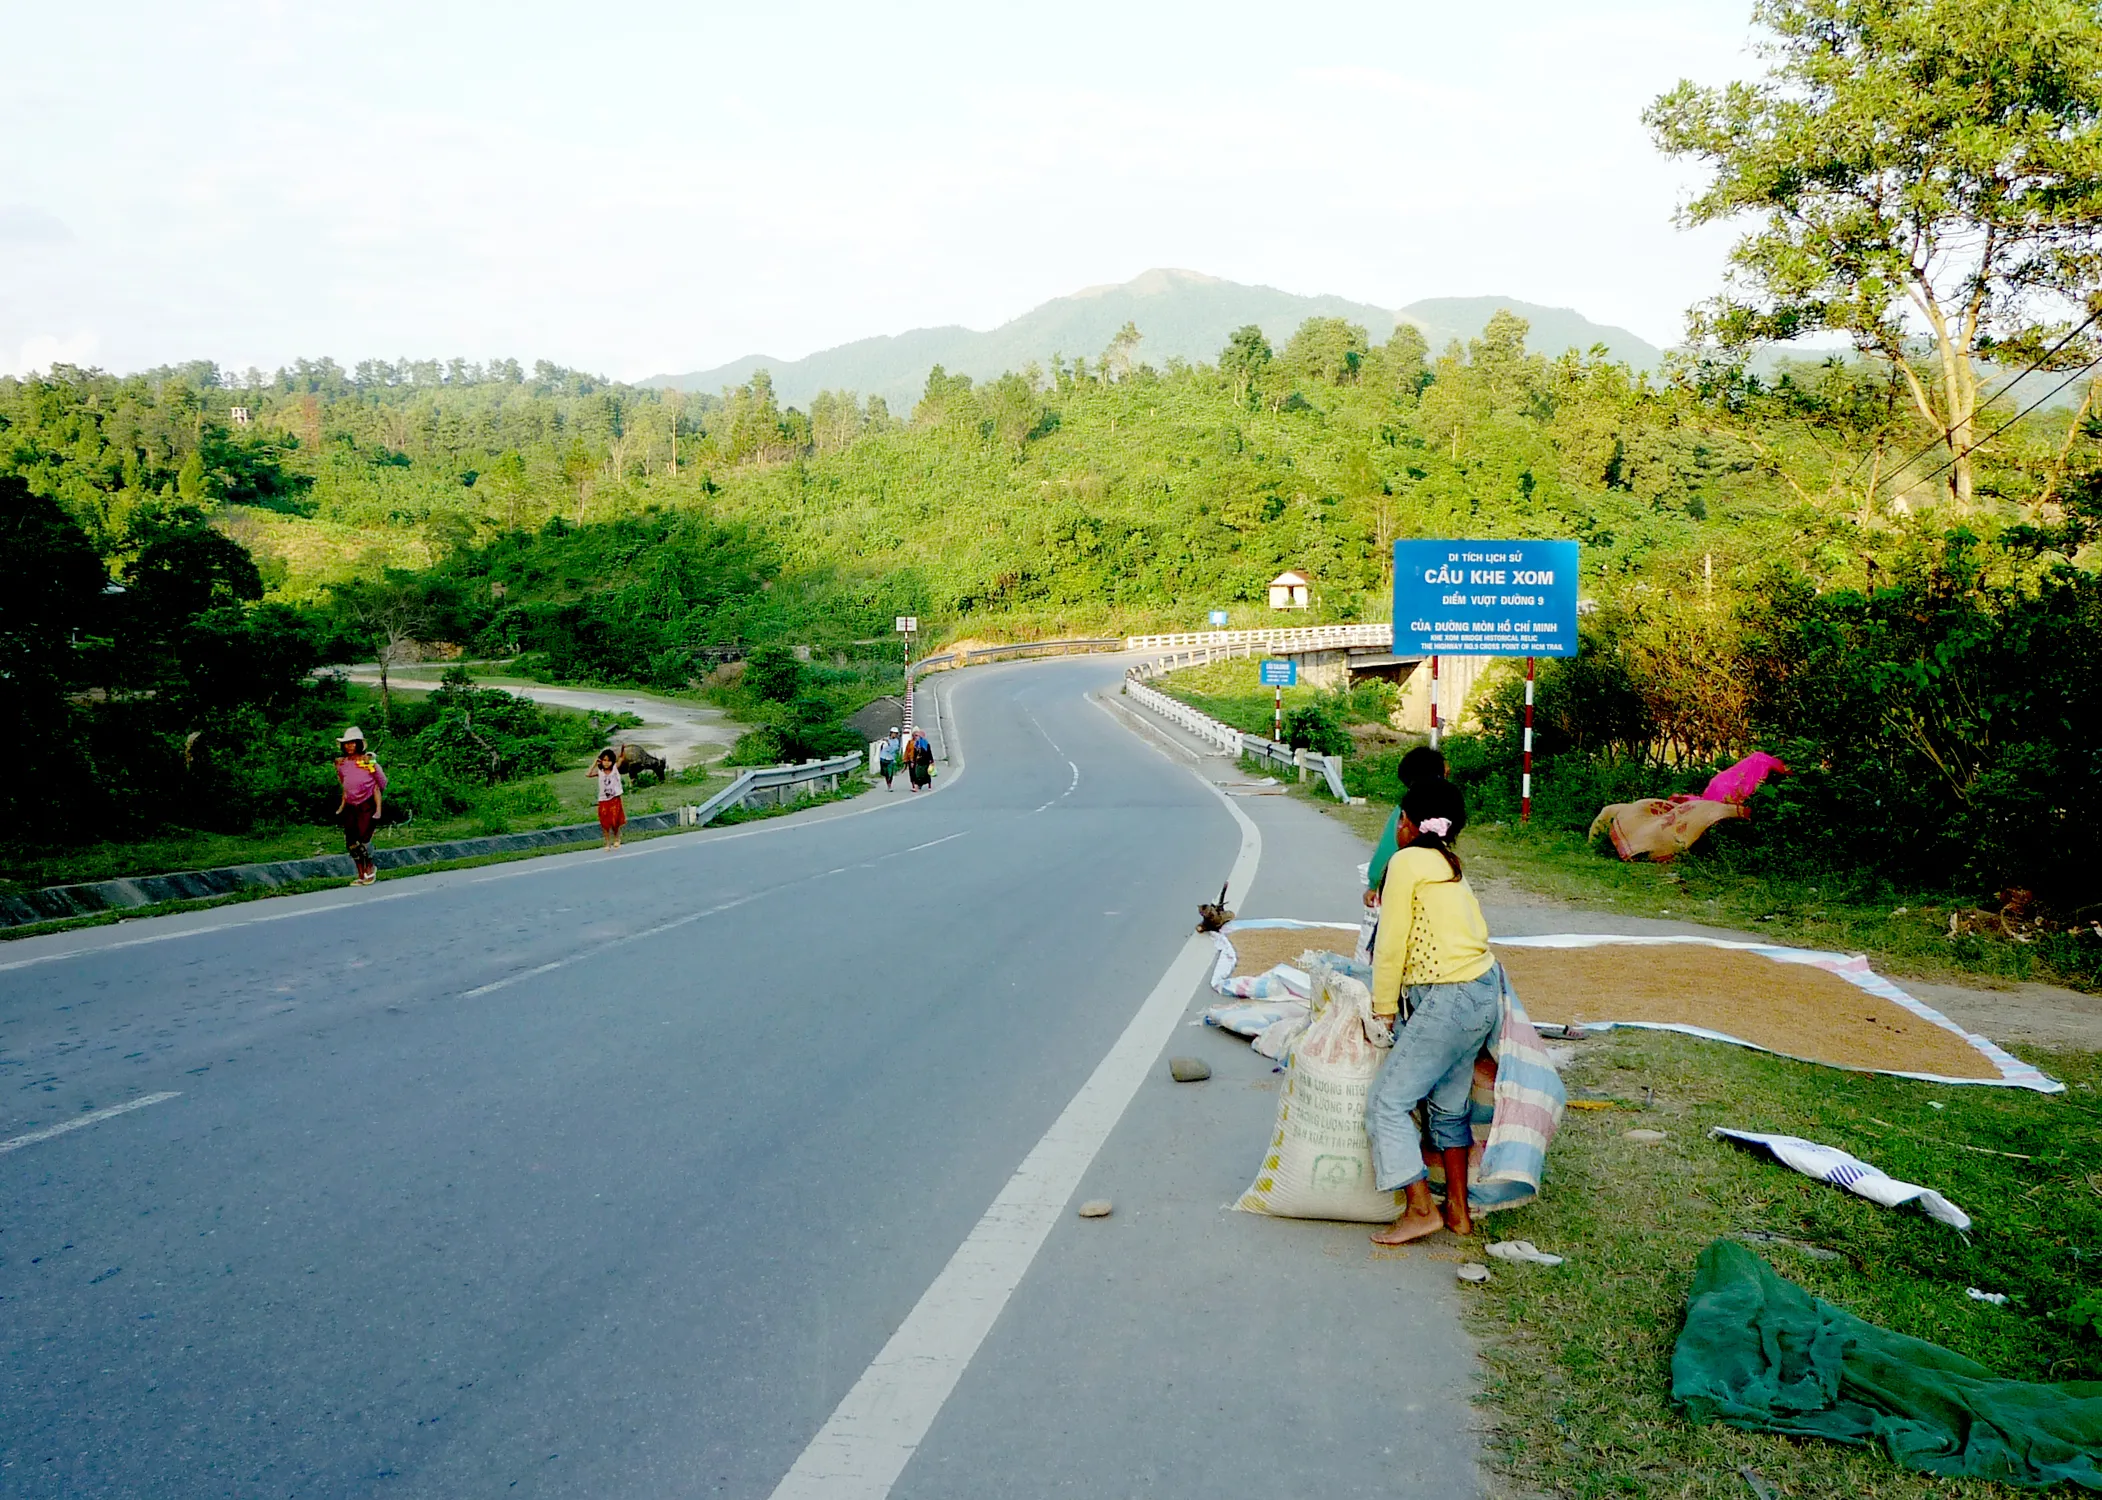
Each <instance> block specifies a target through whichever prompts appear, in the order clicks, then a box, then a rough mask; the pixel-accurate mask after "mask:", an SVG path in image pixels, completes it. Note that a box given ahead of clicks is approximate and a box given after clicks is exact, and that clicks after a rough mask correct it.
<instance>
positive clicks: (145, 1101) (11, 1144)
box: [0, 1089, 182, 1156]
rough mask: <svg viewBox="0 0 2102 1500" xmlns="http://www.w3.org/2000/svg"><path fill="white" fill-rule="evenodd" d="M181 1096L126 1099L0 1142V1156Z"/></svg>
mask: <svg viewBox="0 0 2102 1500" xmlns="http://www.w3.org/2000/svg"><path fill="white" fill-rule="evenodd" d="M181 1094H182V1090H180V1089H177V1090H176V1091H175V1092H174V1093H172V1094H141V1095H140V1096H139V1097H138V1098H136V1099H127V1100H125V1101H124V1103H122V1104H112V1105H111V1106H110V1107H109V1108H107V1109H91V1110H89V1111H88V1112H87V1113H86V1114H84V1115H75V1116H74V1117H73V1118H72V1119H70V1120H67V1121H65V1122H64V1123H62V1124H58V1125H47V1126H45V1127H44V1128H43V1129H42V1130H32V1131H30V1132H29V1133H28V1134H27V1135H18V1136H16V1137H15V1138H14V1139H13V1140H7V1141H0V1156H5V1155H7V1153H8V1152H10V1151H19V1150H21V1149H22V1148H23V1147H24V1146H34V1145H35V1144H36V1143H37V1142H38V1141H48V1140H50V1139H51V1138H52V1137H53V1136H59V1135H64V1134H66V1133H67V1132H68V1131H73V1130H80V1129H83V1128H85V1127H87V1126H89V1125H99V1124H101V1123H102V1122H103V1121H104V1120H113V1119H115V1118H116V1117H117V1116H118V1115H128V1114H130V1113H131V1112H132V1111H133V1110H135V1109H144V1108H145V1107H146V1106H147V1105H149V1104H160V1103H163V1102H164V1101H166V1100H169V1099H175V1098H180V1097H181Z"/></svg>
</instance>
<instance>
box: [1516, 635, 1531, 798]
mask: <svg viewBox="0 0 2102 1500" xmlns="http://www.w3.org/2000/svg"><path fill="white" fill-rule="evenodd" d="M1520 753H1521V755H1522V756H1523V762H1522V769H1521V770H1520V771H1519V773H1518V821H1519V822H1521V823H1530V822H1532V821H1533V659H1532V658H1531V657H1530V656H1528V657H1527V658H1526V659H1525V748H1524V750H1523V751H1521V752H1520Z"/></svg>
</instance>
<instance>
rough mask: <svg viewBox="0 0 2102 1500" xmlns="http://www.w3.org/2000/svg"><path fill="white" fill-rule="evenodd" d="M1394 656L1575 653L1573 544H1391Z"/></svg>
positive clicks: (1574, 545)
mask: <svg viewBox="0 0 2102 1500" xmlns="http://www.w3.org/2000/svg"><path fill="white" fill-rule="evenodd" d="M1394 650H1395V653H1396V654H1397V655H1415V656H1574V655H1576V653H1577V544H1576V543H1575V542H1472V541H1444V542H1396V543H1395V544H1394ZM1264 680H1265V681H1268V680H1269V679H1267V678H1265V679H1264Z"/></svg>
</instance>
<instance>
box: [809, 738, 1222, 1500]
mask: <svg viewBox="0 0 2102 1500" xmlns="http://www.w3.org/2000/svg"><path fill="white" fill-rule="evenodd" d="M1197 779H1198V781H1199V782H1200V783H1201V784H1202V785H1204V786H1205V787H1207V788H1209V789H1210V790H1211V791H1212V793H1213V795H1215V796H1219V801H1220V803H1221V804H1222V805H1223V806H1224V807H1225V808H1226V810H1227V811H1228V812H1230V813H1232V814H1233V816H1234V821H1235V822H1237V823H1239V824H1240V826H1241V850H1240V853H1239V854H1238V855H1237V856H1236V857H1235V859H1234V863H1233V872H1232V874H1231V875H1230V877H1229V878H1228V881H1227V884H1228V885H1229V887H1231V888H1233V889H1235V890H1238V891H1239V892H1241V894H1242V896H1243V897H1244V898H1245V896H1246V894H1247V891H1248V888H1249V886H1250V885H1251V884H1252V883H1253V882H1254V880H1255V870H1256V865H1257V863H1258V862H1259V861H1260V860H1261V859H1262V854H1263V836H1262V833H1261V831H1260V830H1259V829H1257V827H1256V826H1255V824H1254V823H1253V822H1251V821H1250V820H1249V817H1248V815H1247V814H1246V813H1244V812H1242V811H1241V810H1240V809H1239V808H1238V807H1235V806H1234V805H1233V804H1232V803H1231V802H1228V801H1227V800H1226V798H1225V797H1224V796H1220V795H1219V790H1218V788H1217V787H1214V786H1212V784H1211V783H1210V782H1208V781H1205V780H1204V778H1203V777H1201V776H1200V777H1198V778H1197ZM1214 957H1215V955H1214V952H1213V948H1212V944H1211V942H1210V940H1209V939H1207V938H1205V937H1204V936H1202V935H1201V934H1192V935H1191V936H1190V938H1189V939H1188V941H1186V942H1185V943H1184V944H1183V945H1182V951H1181V952H1180V953H1178V954H1176V956H1175V961H1174V962H1173V963H1171V964H1169V965H1168V971H1167V973H1165V974H1163V975H1161V978H1160V983H1158V984H1156V985H1155V986H1154V987H1153V993H1152V994H1150V995H1148V996H1147V997H1146V1000H1145V1003H1144V1004H1143V1005H1141V1006H1140V1007H1139V1010H1138V1014H1137V1015H1135V1016H1133V1017H1132V1018H1131V1023H1130V1024H1129V1025H1128V1026H1126V1027H1125V1028H1124V1034H1123V1035H1122V1036H1120V1037H1118V1038H1117V1040H1116V1044H1115V1045H1114V1046H1112V1047H1111V1048H1110V1049H1109V1052H1108V1054H1107V1055H1106V1056H1105V1057H1104V1058H1103V1059H1102V1061H1101V1062H1100V1063H1098V1064H1097V1065H1096V1067H1095V1071H1094V1073H1093V1074H1092V1075H1091V1076H1090V1077H1089V1078H1088V1081H1087V1082H1086V1083H1084V1084H1082V1085H1081V1086H1080V1092H1079V1093H1077V1094H1075V1095H1074V1096H1073V1098H1072V1101H1071V1102H1070V1103H1069V1104H1067V1105H1066V1107H1065V1110H1064V1111H1063V1112H1062V1113H1061V1114H1060V1115H1059V1117H1058V1119H1057V1120H1055V1121H1054V1122H1053V1123H1052V1126H1051V1128H1050V1129H1049V1130H1047V1131H1045V1132H1044V1137H1043V1139H1042V1140H1040V1141H1038V1142H1037V1143H1036V1146H1035V1149H1033V1150H1032V1151H1031V1152H1030V1153H1029V1155H1028V1156H1026V1157H1024V1158H1023V1160H1022V1164H1021V1166H1019V1167H1017V1168H1016V1169H1015V1174H1014V1176H1012V1177H1010V1178H1009V1179H1008V1180H1007V1186H1006V1187H1004V1188H1002V1189H1001V1190H1000V1195H999V1196H998V1197H997V1198H995V1199H994V1200H993V1205H992V1207H991V1208H988V1209H987V1210H986V1211H985V1217H984V1218H982V1219H980V1220H979V1221H978V1225H977V1227H976V1228H974V1229H973V1230H972V1231H971V1232H970V1234H969V1235H968V1236H967V1237H966V1238H965V1239H964V1242H963V1244H962V1245H961V1246H959V1247H958V1248H957V1251H956V1253H955V1254H954V1255H953V1256H951V1257H950V1258H949V1263H948V1265H946V1266H944V1267H943V1268H942V1272H941V1274H940V1275H939V1276H937V1277H935V1278H934V1283H933V1285H931V1286H929V1287H928V1288H927V1290H926V1292H925V1293H923V1294H922V1295H921V1297H920V1300H919V1302H918V1304H917V1305H916V1306H915V1307H914V1308H913V1309H912V1311H911V1312H910V1313H908V1314H907V1315H906V1318H905V1321H904V1322H903V1323H901V1324H899V1325H898V1331H897V1332H896V1333H894V1334H892V1335H891V1336H890V1341H889V1342H888V1343H886V1344H885V1345H884V1346H883V1349H882V1352H881V1353H879V1354H878V1355H877V1356H876V1359H875V1362H874V1363H873V1364H871V1365H870V1366H869V1367H868V1369H867V1370H865V1371H863V1372H862V1376H861V1378H860V1379H859V1380H857V1381H856V1382H854V1388H853V1389H852V1390H850V1391H848V1392H847V1394H846V1398H845V1399H844V1400H843V1401H841V1402H840V1403H839V1406H838V1408H837V1409H836V1410H834V1411H833V1413H832V1415H831V1417H830V1419H828V1420H827V1421H826V1423H825V1425H824V1426H823V1427H821V1428H820V1429H818V1433H817V1436H816V1437H814V1438H812V1439H811V1440H810V1444H809V1446H808V1447H806V1448H805V1449H804V1450H803V1453H802V1456H801V1457H799V1458H798V1459H797V1460H796V1461H795V1466H794V1467H793V1468H791V1469H790V1470H789V1471H788V1473H787V1474H786V1475H785V1476H784V1477H783V1478H782V1480H781V1482H780V1483H779V1484H777V1485H775V1486H774V1492H773V1500H884V1497H886V1496H888V1495H889V1494H890V1491H891V1487H892V1486H893V1485H895V1484H896V1483H897V1482H898V1476H899V1475H900V1474H901V1473H903V1472H904V1470H905V1465H906V1464H907V1463H909V1462H911V1460H912V1456H913V1454H914V1453H915V1452H917V1451H918V1449H919V1445H920V1442H921V1440H922V1439H924V1438H925V1437H926V1435H927V1429H928V1428H930V1427H932V1426H933V1425H934V1419H935V1417H936V1416H937V1415H938V1414H939V1413H940V1411H941V1409H942V1405H943V1403H944V1402H946V1401H947V1400H948V1399H949V1393H950V1392H951V1391H953V1390H954V1389H955V1388H956V1382H957V1381H958V1380H960V1379H961V1378H962V1377H963V1372H964V1370H965V1369H966V1368H967V1367H968V1366H969V1365H970V1363H971V1359H972V1357H973V1356H974V1355H976V1354H977V1352H978V1346H979V1345H980V1344H982V1343H983V1342H984V1341H985V1336H986V1334H988V1333H989V1332H991V1331H992V1326H993V1323H994V1322H995V1321H996V1320H997V1319H998V1318H999V1316H1000V1313H1001V1310H1002V1309H1003V1308H1005V1307H1006V1306H1007V1299H1008V1298H1009V1297H1010V1296H1011V1295H1013V1293H1014V1289H1015V1288H1016V1287H1017V1286H1018V1285H1020V1284H1021V1280H1022V1277H1023V1276H1024V1275H1025V1274H1027V1272H1028V1270H1029V1266H1030V1263H1031V1262H1033V1261H1034V1260H1035V1259H1036V1255H1037V1252H1038V1251H1039V1250H1040V1249H1042V1248H1043V1244H1044V1240H1045V1238H1046V1237H1047V1236H1048V1235H1049V1234H1050V1233H1051V1226H1052V1225H1053V1224H1055V1223H1056V1222H1057V1221H1058V1218H1059V1215H1060V1213H1061V1212H1062V1211H1063V1210H1064V1208H1065V1205H1066V1203H1067V1202H1068V1201H1069V1200H1070V1199H1071V1198H1072V1196H1073V1194H1074V1192H1075V1190H1076V1189H1078V1187H1079V1186H1080V1179H1081V1178H1082V1176H1083V1175H1085V1174H1086V1172H1087V1169H1088V1168H1089V1166H1091V1165H1092V1164H1093V1163H1094V1160H1095V1157H1096V1155H1097V1154H1098V1153H1099V1152H1100V1151H1101V1150H1102V1146H1103V1143H1104V1142H1105V1141H1107V1140H1108V1139H1109V1134H1110V1132H1111V1131H1112V1130H1113V1129H1115V1128H1116V1124H1117V1121H1118V1120H1120V1119H1122V1118H1123V1115H1124V1111H1125V1109H1126V1108H1127V1107H1128V1106H1129V1105H1130V1103H1131V1099H1132V1096H1133V1095H1134V1094H1136V1093H1137V1092H1138V1088H1139V1084H1140V1083H1141V1082H1143V1081H1144V1080H1145V1078H1146V1076H1147V1075H1148V1074H1149V1073H1150V1072H1152V1070H1153V1060H1154V1058H1156V1057H1157V1056H1159V1055H1160V1050H1161V1048H1162V1047H1164V1046H1166V1045H1167V1043H1168V1039H1169V1038H1170V1037H1171V1036H1173V1035H1174V1033H1175V1023H1176V1022H1177V1021H1178V1020H1179V1019H1181V1017H1182V1013H1183V1010H1184V1009H1185V1007H1187V1006H1188V1004H1189V1000H1190V995H1191V993H1192V992H1193V991H1194V990H1195V989H1196V988H1197V986H1198V985H1199V984H1200V983H1202V982H1203V979H1204V975H1205V972H1206V970H1207V968H1208V967H1209V966H1210V964H1211V963H1212V960H1213V958H1214Z"/></svg>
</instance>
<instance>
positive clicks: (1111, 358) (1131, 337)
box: [1102, 322, 1144, 380]
mask: <svg viewBox="0 0 2102 1500" xmlns="http://www.w3.org/2000/svg"><path fill="white" fill-rule="evenodd" d="M1143 337H1144V335H1142V334H1141V333H1140V332H1139V325H1138V324H1136V323H1132V322H1126V323H1125V325H1124V326H1123V327H1122V328H1119V329H1118V330H1117V331H1116V334H1115V336H1114V337H1112V338H1111V339H1110V341H1109V347H1108V348H1107V349H1104V350H1103V351H1102V378H1103V379H1105V380H1122V379H1123V378H1124V377H1125V376H1127V375H1129V374H1130V373H1131V371H1132V367H1133V365H1135V364H1136V363H1137V361H1138V353H1139V344H1140V342H1141V340H1142V339H1143Z"/></svg>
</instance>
